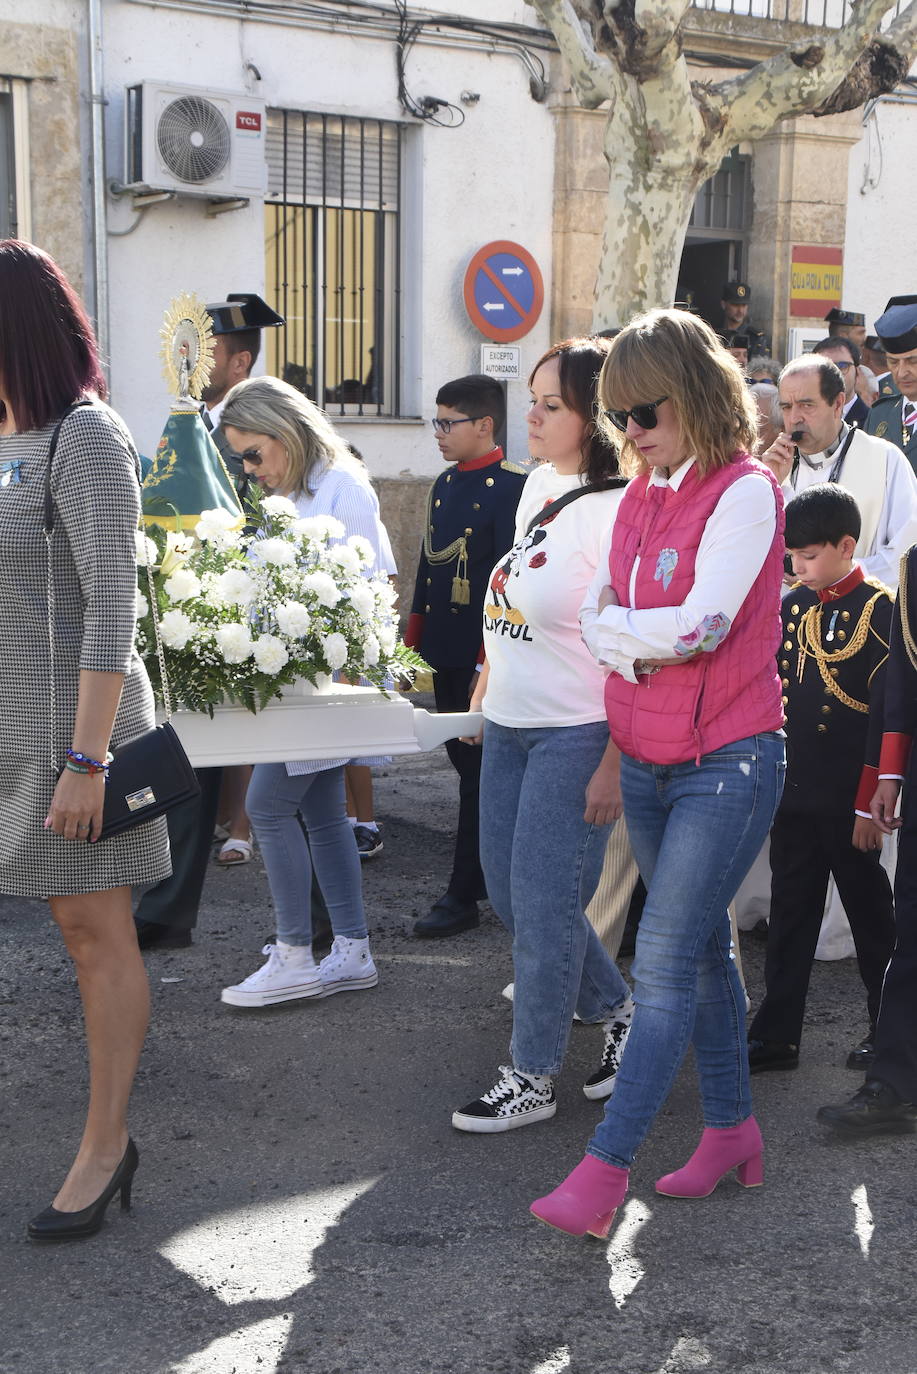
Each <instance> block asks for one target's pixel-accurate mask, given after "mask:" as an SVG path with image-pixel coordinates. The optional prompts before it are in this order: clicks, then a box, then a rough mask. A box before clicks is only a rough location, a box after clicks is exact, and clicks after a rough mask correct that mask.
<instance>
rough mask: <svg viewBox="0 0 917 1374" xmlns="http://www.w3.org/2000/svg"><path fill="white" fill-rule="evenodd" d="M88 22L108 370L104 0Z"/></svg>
mask: <svg viewBox="0 0 917 1374" xmlns="http://www.w3.org/2000/svg"><path fill="white" fill-rule="evenodd" d="M87 3H88V7H89V8H88V23H89V127H90V133H91V150H92V151H91V162H90V168H91V177H92V248H93V263H94V268H95V317H96V336H97V338H98V341H99V353H100V355H101V360H102V366H103V367H104V369H105V373H106V375H107V374H108V370H109V347H110V331H109V320H108V225H107V220H106V210H107V207H106V203H105V92H104V89H103V84H102V0H87Z"/></svg>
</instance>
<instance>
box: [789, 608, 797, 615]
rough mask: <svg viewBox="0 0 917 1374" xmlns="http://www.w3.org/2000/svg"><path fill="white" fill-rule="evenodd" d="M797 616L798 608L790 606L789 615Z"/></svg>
mask: <svg viewBox="0 0 917 1374" xmlns="http://www.w3.org/2000/svg"><path fill="white" fill-rule="evenodd" d="M798 614H799V607H798V606H791V607H790V615H798Z"/></svg>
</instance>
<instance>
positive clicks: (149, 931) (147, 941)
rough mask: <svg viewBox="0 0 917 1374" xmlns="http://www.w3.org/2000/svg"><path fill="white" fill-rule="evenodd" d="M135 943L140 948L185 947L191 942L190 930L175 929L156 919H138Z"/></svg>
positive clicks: (135, 919)
mask: <svg viewBox="0 0 917 1374" xmlns="http://www.w3.org/2000/svg"><path fill="white" fill-rule="evenodd" d="M134 925H135V926H136V928H137V944H138V945H139V946H140V948H141V949H187V948H188V946H189V945H190V944H191V931H190V930H176V928H175V927H174V926H164V925H160V923H159V922H158V921H138V920H137V918H136V916H135V917H134Z"/></svg>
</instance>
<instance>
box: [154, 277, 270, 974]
mask: <svg viewBox="0 0 917 1374" xmlns="http://www.w3.org/2000/svg"><path fill="white" fill-rule="evenodd" d="M207 312H208V314H209V315H210V318H211V319H212V321H213V332H214V336H215V338H214V347H213V368H212V370H211V373H210V377H209V380H208V383H207V386H206V387H205V389H204V393H203V405H202V406H201V418H202V420H203V421H204V424H205V425H206V427H207V429H208V430H209V431H210V437H211V438H212V439H213V442H214V443H215V444H216V446H217V449H218V450H219V452H220V456H221V457H222V459H223V462H224V463H225V464H226V466H227V468H228V469H229V471H230V473H231V474H232V476H233V477H234V478H235V479H236V486H237V488H240V495H243V494H244V491H243V490H242V489H241V487H240V482H241V481H242V480H244V474H243V472H242V464H241V463H240V462H239V461H238V459H236V458H235V455H234V454H233V452H232V449H231V448H230V445H229V442H228V440H227V439H226V436H225V435H224V433H223V431H222V429H221V428H220V412H221V411H222V409H223V401H224V400H225V398H226V395H227V393H228V392H229V391H230V390H231V389H232V387H234V386H235V385H236V383H237V382H241V381H244V380H245V378H246V377H248V376H249V375H250V374H251V370H252V368H253V367H254V365H255V362H256V361H257V358H258V353H259V351H260V348H261V330H262V329H264V328H273V327H275V326H277V325H282V324H283V323H284V320H283V317H282V316H281V315H278V314H277V312H276V311H274V310H272V309H271V307H270V306H269V305H268V304H267V302H266V301H263V300H262V299H261V297H260V296H255V295H234V296H229V297H228V299H227V300H225V301H220V302H218V303H217V304H215V305H208V306H207ZM195 771H196V773H197V777H198V781H199V782H200V785H201V791H200V795H199V796H197V797H195V798H193V799H192V800H191V801H189V802H185V803H184V804H183V805H182V806H178V807H176V808H175V810H174V811H170V812H169V816H168V821H169V843H170V845H171V849H172V876H171V878H164V879H163V881H162V882H161V883H157V884H156V886H155V887H151V888H150V889H149V891H148V892H145V893H144V895H143V897H142V898H141V899H140V904H139V905H138V907H137V910H136V912H135V913H134V924H135V925H136V927H137V939H138V941H139V943H140V948H141V949H184V948H185V947H186V946H187V945H190V944H191V942H192V941H191V931H192V930H193V929H194V927H195V925H196V924H197V912H198V907H199V906H200V902H201V893H202V891H203V889H204V878H205V877H206V874H207V864H208V862H209V860H210V849H211V845H212V843H213V828H214V825H215V824H216V814H217V807H218V805H219V801H220V785H221V782H222V777H223V770H222V768H198V769H196V770H195Z"/></svg>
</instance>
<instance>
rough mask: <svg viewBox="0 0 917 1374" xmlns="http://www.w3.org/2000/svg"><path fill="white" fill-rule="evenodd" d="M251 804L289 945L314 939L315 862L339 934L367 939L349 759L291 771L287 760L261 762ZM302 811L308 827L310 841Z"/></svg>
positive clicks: (248, 799)
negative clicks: (349, 804) (347, 789)
mask: <svg viewBox="0 0 917 1374" xmlns="http://www.w3.org/2000/svg"><path fill="white" fill-rule="evenodd" d="M245 809H246V811H247V812H248V818H249V820H250V821H251V823H252V830H253V831H254V832H255V835H256V836H257V839H258V845H259V847H260V849H261V857H262V858H263V859H264V866H265V868H266V869H267V880H268V883H269V884H270V888H271V896H272V897H273V899H274V910H275V912H276V915H277V938H278V939H280V940H283V942H284V944H287V945H311V943H312V913H311V891H312V864H313V863H314V864H315V874H316V877H317V878H318V881H319V885H320V886H321V889H322V896H323V897H324V898H325V904H326V906H327V907H328V915H329V916H330V917H331V928H332V930H333V931H334V933H335V935H345V936H347V937H348V938H349V939H351V940H359V939H362V938H363V937H364V936H365V935H366V917H365V915H364V912H363V880H362V878H361V875H360V855H359V853H358V851H357V844H356V840H355V839H354V835H353V826H352V825H351V824H350V822H349V821H348V819H347V808H346V803H345V799H344V768H343V765H342V766H340V767H338V768H323V769H322V770H321V772H319V773H304V774H299V775H297V776H295V777H290V775H289V773H288V772H287V770H286V766H285V765H284V764H282V763H258V764H256V765H255V768H254V771H253V772H252V777H251V782H250V783H249V785H248V792H247V793H246V797H245ZM297 813H299V816H302V820H303V824H304V825H305V827H306V830H307V831H308V832H309V843H308V844H306V837H305V835H304V834H303V832H302V826H301V825H300V823H299V818H298V815H297ZM310 849H311V851H312V853H311V858H310V854H309V851H310Z"/></svg>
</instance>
